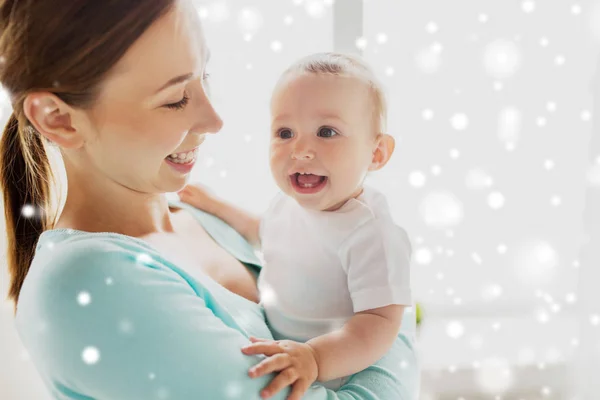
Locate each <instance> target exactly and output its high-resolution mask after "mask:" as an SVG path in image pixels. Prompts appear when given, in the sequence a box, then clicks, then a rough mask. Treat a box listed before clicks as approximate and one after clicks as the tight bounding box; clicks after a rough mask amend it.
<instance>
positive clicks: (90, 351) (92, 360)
mask: <svg viewBox="0 0 600 400" xmlns="http://www.w3.org/2000/svg"><path fill="white" fill-rule="evenodd" d="M81 358H82V360H83V362H84V363H86V364H88V365H94V364H96V363H97V362H98V361H100V351H98V349H97V348H95V347H93V346H89V347H86V348H85V349H83V352H82V353H81Z"/></svg>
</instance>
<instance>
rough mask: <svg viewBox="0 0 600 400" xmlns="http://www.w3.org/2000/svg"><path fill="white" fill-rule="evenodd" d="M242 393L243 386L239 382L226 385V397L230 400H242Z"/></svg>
mask: <svg viewBox="0 0 600 400" xmlns="http://www.w3.org/2000/svg"><path fill="white" fill-rule="evenodd" d="M242 393H243V390H242V386H241V384H240V383H239V382H235V381H232V382H229V383H228V384H227V385H225V395H226V396H227V398H228V399H240V398H241V395H242Z"/></svg>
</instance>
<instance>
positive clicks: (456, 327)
mask: <svg viewBox="0 0 600 400" xmlns="http://www.w3.org/2000/svg"><path fill="white" fill-rule="evenodd" d="M464 333H465V327H464V326H463V324H462V323H460V322H459V321H451V322H449V323H448V325H446V334H447V335H448V336H449V337H451V338H452V339H459V338H460V337H462V335H464Z"/></svg>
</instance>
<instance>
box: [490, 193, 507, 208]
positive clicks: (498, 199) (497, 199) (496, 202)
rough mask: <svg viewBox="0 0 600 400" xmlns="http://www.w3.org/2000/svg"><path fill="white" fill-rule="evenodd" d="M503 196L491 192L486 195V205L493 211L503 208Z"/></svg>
mask: <svg viewBox="0 0 600 400" xmlns="http://www.w3.org/2000/svg"><path fill="white" fill-rule="evenodd" d="M504 202H505V199H504V195H503V194H502V193H500V192H492V193H490V194H489V195H488V205H489V206H490V207H491V208H492V209H493V210H498V209H500V208H502V207H503V206H504Z"/></svg>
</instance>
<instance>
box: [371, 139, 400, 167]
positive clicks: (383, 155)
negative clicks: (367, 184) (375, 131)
mask: <svg viewBox="0 0 600 400" xmlns="http://www.w3.org/2000/svg"><path fill="white" fill-rule="evenodd" d="M375 140H376V142H375V145H376V147H375V149H374V150H373V158H372V160H371V165H370V166H369V171H377V170H379V169H381V168H383V166H384V165H385V164H387V162H388V161H389V160H390V157H392V153H394V148H395V147H396V141H395V140H394V138H393V137H392V136H390V135H388V134H387V133H380V134H379V135H377V139H375Z"/></svg>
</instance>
